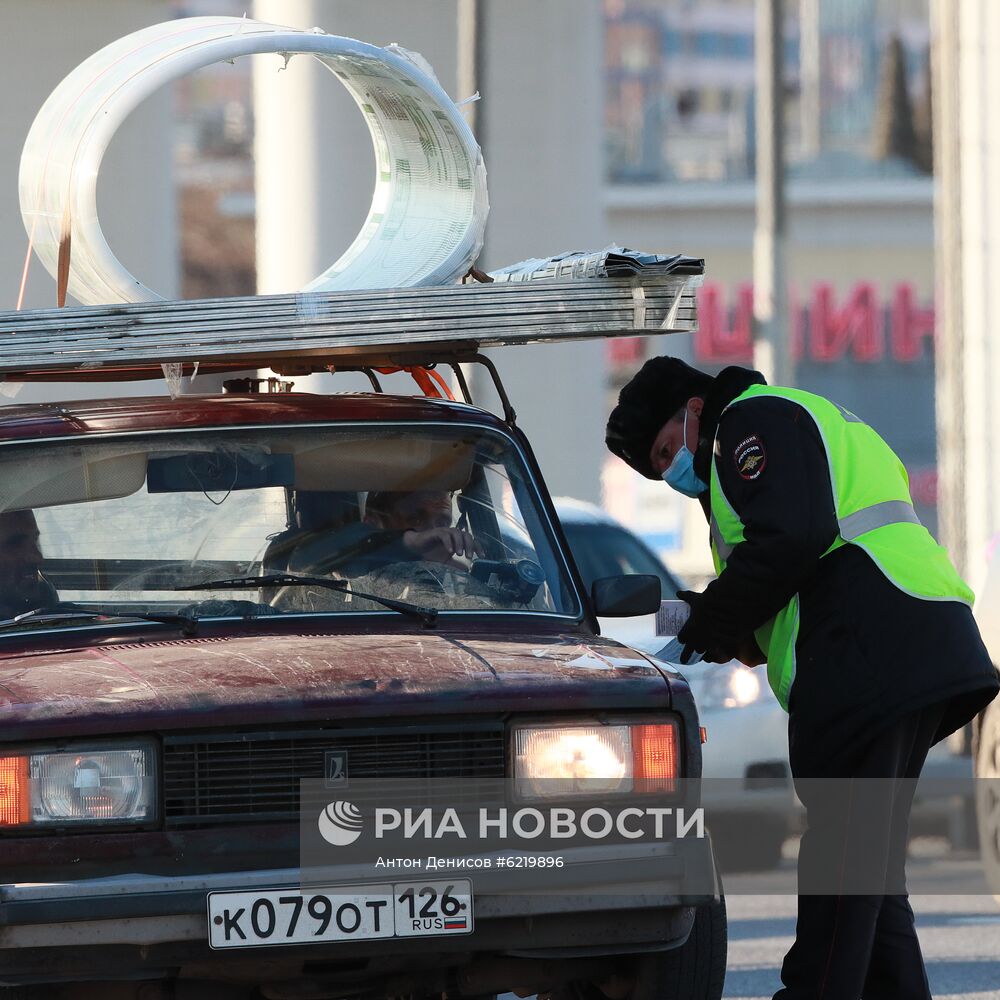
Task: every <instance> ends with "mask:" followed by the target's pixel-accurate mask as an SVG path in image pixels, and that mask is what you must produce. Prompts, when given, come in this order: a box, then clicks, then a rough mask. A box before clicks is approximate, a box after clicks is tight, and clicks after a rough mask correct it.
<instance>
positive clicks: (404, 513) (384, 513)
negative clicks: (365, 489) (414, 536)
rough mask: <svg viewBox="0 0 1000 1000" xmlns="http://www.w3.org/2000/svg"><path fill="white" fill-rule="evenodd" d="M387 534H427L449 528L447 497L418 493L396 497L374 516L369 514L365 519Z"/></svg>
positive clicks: (445, 494)
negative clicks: (406, 532) (421, 532)
mask: <svg viewBox="0 0 1000 1000" xmlns="http://www.w3.org/2000/svg"><path fill="white" fill-rule="evenodd" d="M366 519H367V520H370V521H372V522H374V523H377V524H378V525H379V527H381V528H386V529H388V530H390V531H427V530H429V529H431V528H450V527H451V524H452V509H451V494H450V493H446V492H444V493H438V492H431V491H423V490H418V491H415V492H413V493H400V494H398V495H397V496H394V497H393V498H392V500H391V502H390V503H388V504H386V505H385V506H384V508H383V509H382V510H379V511H377V512H375V511H369V514H368V516H367V518H366Z"/></svg>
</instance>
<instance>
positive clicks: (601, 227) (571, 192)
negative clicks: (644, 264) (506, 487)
mask: <svg viewBox="0 0 1000 1000" xmlns="http://www.w3.org/2000/svg"><path fill="white" fill-rule="evenodd" d="M481 11H482V25H481V28H480V30H481V31H482V33H483V34H482V37H481V42H480V51H481V52H482V54H483V57H482V63H483V64H482V65H481V66H480V67H479V69H478V74H477V75H478V80H479V87H480V90H481V91H482V103H481V104H480V105H479V107H478V109H477V114H478V124H479V129H480V137H479V138H480V143H481V144H482V146H483V155H484V158H485V160H486V170H487V175H488V181H489V190H490V221H489V223H488V225H487V230H486V246H485V249H484V253H483V262H484V263H483V266H484V267H485V268H486V269H490V268H495V267H501V266H503V265H505V264H510V263H513V262H514V261H517V260H522V259H524V258H526V257H545V256H548V255H550V254H554V253H558V252H560V251H562V250H593V249H600V248H601V247H603V246H606V245H607V243H608V242H609V237H608V234H607V233H606V231H605V222H604V207H603V202H602V198H603V183H602V173H603V146H602V138H603V118H604V113H603V108H604V55H603V37H604V36H603V26H602V18H601V5H600V3H599V2H598V0H545V3H538V2H536V0H504V3H491V2H487V3H484V4H482V5H481ZM604 352H605V345H604V342H603V341H594V342H589V343H581V344H572V345H562V344H560V345H552V346H541V347H518V348H508V349H501V350H497V351H494V352H493V355H492V356H493V359H494V362H495V363H496V365H497V368H498V369H499V371H500V374H501V376H502V377H503V379H504V383H505V385H506V387H507V392H508V394H509V395H510V397H511V400H512V402H513V404H514V408H515V409H516V410H517V415H518V423H519V424H520V425H521V427H523V428H524V430H525V432H526V433H527V435H528V438H529V440H530V441H531V444H532V447H533V448H534V450H535V454H536V456H537V458H538V461H539V463H540V465H541V468H542V472H543V473H544V476H545V479H546V481H547V482H548V485H549V488H550V490H551V491H552V492H553V493H554V494H568V495H571V496H575V497H578V498H580V499H584V500H591V501H599V500H600V473H601V467H602V465H603V463H604V458H605V454H606V448H605V446H604V425H605V422H606V420H607V412H606V410H607V406H606V401H605V376H604V369H605V365H604V357H605V354H604ZM481 383H482V379H481V378H477V386H478V385H479V384H481Z"/></svg>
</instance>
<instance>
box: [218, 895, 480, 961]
mask: <svg viewBox="0 0 1000 1000" xmlns="http://www.w3.org/2000/svg"><path fill="white" fill-rule="evenodd" d="M471 932H472V883H471V882H470V881H469V880H468V879H456V880H454V881H451V882H447V881H440V882H396V883H392V884H389V883H387V884H385V885H341V886H327V887H324V888H321V889H310V890H308V891H299V890H297V889H262V890H259V891H253V892H211V893H209V894H208V943H209V945H210V946H211V947H212V948H262V947H267V946H269V945H276V944H323V943H327V942H330V941H361V940H371V939H373V938H391V937H440V936H444V935H450V934H470V933H471Z"/></svg>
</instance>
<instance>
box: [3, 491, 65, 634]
mask: <svg viewBox="0 0 1000 1000" xmlns="http://www.w3.org/2000/svg"><path fill="white" fill-rule="evenodd" d="M42 559H43V556H42V550H41V547H40V546H39V544H38V523H37V521H36V520H35V514H34V512H33V511H30V510H11V511H6V512H4V513H0V620H7V619H10V618H13V617H14V616H15V615H19V614H23V613H24V612H26V611H34V610H35V609H36V608H52V607H55V606H56V605H57V604H58V603H59V594H58V593H57V591H56V588H55V587H53V586H52V584H51V583H49V581H48V580H46V579H45V577H44V576H43V575H42Z"/></svg>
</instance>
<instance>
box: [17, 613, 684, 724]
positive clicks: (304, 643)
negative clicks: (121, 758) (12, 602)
mask: <svg viewBox="0 0 1000 1000" xmlns="http://www.w3.org/2000/svg"><path fill="white" fill-rule="evenodd" d="M666 676H667V675H666V673H665V672H664V671H661V670H660V669H658V668H657V667H656V666H654V665H653V664H651V663H650V662H649V660H648V659H646V658H644V657H643V656H641V655H640V654H639V653H636V652H634V651H632V650H631V649H629V648H627V647H624V646H622V645H620V644H618V643H615V642H612V641H610V640H608V639H604V638H601V637H598V636H586V635H583V636H582V635H579V634H557V635H553V634H552V633H547V634H537V635H532V634H527V635H518V636H516V637H512V636H511V635H510V634H507V635H493V636H484V635H483V634H482V633H479V632H477V633H476V634H475V635H474V636H472V635H469V634H463V633H427V632H417V633H397V632H393V633H388V634H350V635H344V634H340V635H263V636H261V635H255V636H221V637H213V636H205V637H193V638H188V639H176V640H160V641H148V642H119V643H112V642H108V643H102V644H99V645H92V646H84V647H81V648H65V649H47V650H45V651H42V652H29V653H26V652H19V653H17V654H10V655H6V656H4V655H2V654H0V733H3V739H4V740H5V741H12V740H18V739H26V738H32V739H34V738H57V737H62V736H70V735H87V734H93V733H102V734H103V733H109V732H140V731H150V730H153V731H155V730H166V729H178V728H181V729H187V728H205V727H213V728H214V727H217V726H229V725H243V724H247V723H254V724H256V723H272V724H275V723H286V724H292V723H296V722H299V721H307V720H317V719H335V718H338V717H350V718H352V719H357V718H365V717H368V718H371V717H385V716H400V715H410V716H412V715H417V714H419V715H433V714H442V713H451V714H454V713H456V712H461V713H463V714H465V713H487V712H489V713H498V712H499V713H503V712H510V711H525V710H528V711H555V710H558V711H565V710H567V709H574V708H580V709H587V710H593V709H604V710H608V711H614V710H625V709H629V708H632V709H634V708H647V707H668V706H669V704H670V687H669V684H668V683H667V680H666Z"/></svg>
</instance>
